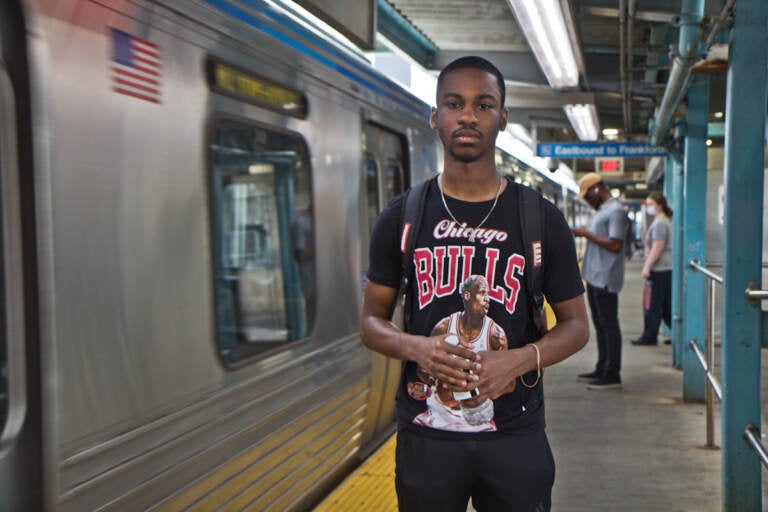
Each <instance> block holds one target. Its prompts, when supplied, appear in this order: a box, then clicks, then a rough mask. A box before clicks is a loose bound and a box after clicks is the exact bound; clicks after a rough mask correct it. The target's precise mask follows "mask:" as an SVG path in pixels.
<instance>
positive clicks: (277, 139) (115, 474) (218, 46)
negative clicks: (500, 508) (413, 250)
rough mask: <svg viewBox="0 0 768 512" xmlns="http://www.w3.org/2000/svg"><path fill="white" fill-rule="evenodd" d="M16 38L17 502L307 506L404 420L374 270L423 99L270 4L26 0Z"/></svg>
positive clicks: (3, 157) (9, 56)
mask: <svg viewBox="0 0 768 512" xmlns="http://www.w3.org/2000/svg"><path fill="white" fill-rule="evenodd" d="M0 38H1V39H0V45H1V46H0V51H1V53H0V114H1V115H0V165H1V166H2V167H0V179H1V180H2V181H1V182H0V203H1V207H2V210H1V211H0V213H1V218H2V255H3V262H2V274H1V276H2V280H1V281H0V284H1V285H2V287H3V300H2V305H1V308H2V310H1V311H0V315H1V318H0V319H1V320H2V322H1V325H0V327H2V330H3V332H2V338H1V339H0V341H1V342H2V344H0V357H1V358H2V359H0V363H1V364H0V369H2V373H0V386H2V387H0V428H2V438H1V439H0V443H1V444H0V510H9V511H10V510H13V511H22V512H25V511H38V510H57V511H77V512H81V511H84V510H130V511H135V510H173V511H176V510H193V509H194V510H214V509H222V510H242V509H248V510H298V509H305V508H306V507H308V506H310V505H311V504H312V503H313V502H314V501H316V500H317V499H318V497H320V496H322V494H323V493H324V492H326V491H327V490H328V488H329V486H331V485H333V484H334V483H335V482H337V481H338V479H339V478H340V477H342V476H343V475H344V474H345V473H346V472H347V471H348V470H349V468H350V467H352V466H353V465H354V464H355V463H356V462H357V461H358V460H359V457H360V456H361V455H362V454H365V453H366V452H367V451H369V450H371V449H373V448H374V447H375V446H376V445H377V444H378V443H379V442H380V441H381V440H382V439H383V437H384V436H386V435H388V434H389V433H391V432H392V428H393V417H394V415H393V414H394V413H393V408H394V390H395V383H396V380H397V376H398V373H399V364H398V363H396V362H394V361H389V360H387V359H385V358H383V357H379V356H376V355H372V354H370V353H369V352H368V351H366V350H365V349H364V348H363V347H362V345H361V342H360V338H359V331H358V329H359V327H358V325H359V320H358V319H359V312H360V298H361V286H362V275H363V272H364V270H365V263H364V262H365V261H366V260H367V251H368V249H367V239H368V234H369V231H370V227H371V224H372V222H373V220H374V219H375V216H376V214H377V213H378V212H379V211H380V209H381V208H382V207H383V205H384V204H386V201H387V200H388V199H389V198H390V197H392V196H393V195H395V194H396V193H398V192H400V191H401V190H403V189H404V187H406V186H407V184H408V183H410V182H411V181H418V180H421V179H424V178H425V177H427V176H428V175H429V174H431V173H433V172H434V171H435V170H436V169H438V168H439V165H440V162H439V159H440V150H439V144H438V141H437V140H436V139H435V137H434V134H433V132H432V131H431V130H430V129H429V127H428V123H427V116H428V107H427V105H425V104H424V103H422V102H420V101H418V100H417V99H415V98H414V97H412V96H411V95H409V94H408V93H406V92H405V91H403V90H402V89H401V88H400V87H398V86H396V85H395V84H393V83H392V82H391V81H389V80H388V79H386V78H385V77H383V76H382V75H380V74H379V73H377V72H375V71H373V70H372V69H371V68H370V67H369V66H368V65H367V63H366V62H365V61H364V59H362V58H361V57H360V56H359V55H357V54H356V53H355V52H354V51H350V50H349V49H346V48H344V47H342V46H340V45H338V44H337V43H334V42H331V41H330V40H329V39H326V38H324V37H322V36H320V35H318V34H316V33H315V32H313V31H312V30H310V29H309V28H308V27H307V26H306V25H305V24H304V23H302V22H301V21H300V20H297V19H296V17H295V16H294V15H293V14H291V13H290V12H288V11H285V10H283V9H282V8H280V7H277V6H274V5H273V4H272V3H270V2H262V1H257V0H162V1H161V0H156V1H139V0H98V1H97V0H58V1H55V2H54V1H45V0H10V1H5V2H3V3H2V4H0ZM556 195H557V192H555V197H556Z"/></svg>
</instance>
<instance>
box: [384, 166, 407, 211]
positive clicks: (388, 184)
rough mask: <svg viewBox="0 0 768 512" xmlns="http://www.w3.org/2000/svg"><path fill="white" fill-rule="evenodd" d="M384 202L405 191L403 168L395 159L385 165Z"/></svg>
mask: <svg viewBox="0 0 768 512" xmlns="http://www.w3.org/2000/svg"><path fill="white" fill-rule="evenodd" d="M383 177H384V204H386V203H388V202H389V200H390V199H392V198H393V197H395V196H396V195H397V194H399V193H400V192H402V191H403V168H402V166H401V165H400V162H398V161H397V160H394V159H391V158H390V159H389V160H388V161H387V165H386V167H384V176H383Z"/></svg>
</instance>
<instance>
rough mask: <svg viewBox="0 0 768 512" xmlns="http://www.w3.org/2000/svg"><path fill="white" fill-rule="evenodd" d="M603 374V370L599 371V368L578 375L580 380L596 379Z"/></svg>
mask: <svg viewBox="0 0 768 512" xmlns="http://www.w3.org/2000/svg"><path fill="white" fill-rule="evenodd" d="M602 376H603V372H599V371H597V370H595V371H593V372H589V373H580V374H579V375H578V377H579V380H595V379H599V378H600V377H602Z"/></svg>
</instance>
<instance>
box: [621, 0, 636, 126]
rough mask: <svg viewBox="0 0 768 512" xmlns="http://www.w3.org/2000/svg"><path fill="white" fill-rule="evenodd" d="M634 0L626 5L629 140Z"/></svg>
mask: <svg viewBox="0 0 768 512" xmlns="http://www.w3.org/2000/svg"><path fill="white" fill-rule="evenodd" d="M635 1H636V0H629V5H627V57H626V59H627V86H626V91H627V97H626V98H625V99H624V101H625V103H626V107H625V108H626V114H625V115H626V116H627V118H626V120H625V121H624V124H625V130H626V131H627V136H626V139H627V140H628V141H629V140H630V135H631V134H632V84H633V83H634V81H635V78H634V74H635V70H634V60H635V59H634V49H633V41H632V32H633V31H634V21H635V12H636V11H637V5H636V4H635Z"/></svg>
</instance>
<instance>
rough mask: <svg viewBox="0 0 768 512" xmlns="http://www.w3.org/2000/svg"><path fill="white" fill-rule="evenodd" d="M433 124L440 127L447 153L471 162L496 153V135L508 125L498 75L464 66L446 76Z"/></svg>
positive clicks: (433, 113)
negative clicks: (502, 104)
mask: <svg viewBox="0 0 768 512" xmlns="http://www.w3.org/2000/svg"><path fill="white" fill-rule="evenodd" d="M437 102H438V104H437V107H435V108H433V109H432V115H431V116H430V125H431V126H432V128H436V129H437V132H438V135H439V136H440V140H442V141H443V145H444V146H445V149H446V156H448V157H450V158H453V159H455V160H458V161H460V162H465V163H470V162H474V161H476V160H478V159H480V158H481V157H482V156H486V155H488V153H489V151H490V153H491V155H492V154H493V153H494V151H495V150H494V148H495V146H496V136H497V135H498V133H499V131H500V130H503V129H504V128H505V127H506V126H507V110H506V109H505V108H502V106H501V91H499V83H498V81H497V80H496V77H495V76H494V75H492V74H491V73H487V72H485V71H482V70H480V69H474V68H461V69H456V70H454V71H451V72H450V73H448V74H446V75H445V76H444V77H443V82H442V84H441V87H440V89H439V90H438V91H437Z"/></svg>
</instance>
